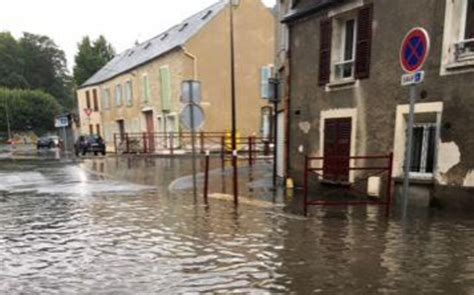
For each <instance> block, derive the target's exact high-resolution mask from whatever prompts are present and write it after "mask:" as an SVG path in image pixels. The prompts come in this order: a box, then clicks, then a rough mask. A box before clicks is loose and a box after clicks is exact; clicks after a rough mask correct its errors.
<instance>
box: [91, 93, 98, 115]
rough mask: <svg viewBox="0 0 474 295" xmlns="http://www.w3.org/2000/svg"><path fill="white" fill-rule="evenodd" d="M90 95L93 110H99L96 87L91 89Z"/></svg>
mask: <svg viewBox="0 0 474 295" xmlns="http://www.w3.org/2000/svg"><path fill="white" fill-rule="evenodd" d="M92 97H93V99H94V112H98V111H99V100H98V98H97V89H94V90H92Z"/></svg>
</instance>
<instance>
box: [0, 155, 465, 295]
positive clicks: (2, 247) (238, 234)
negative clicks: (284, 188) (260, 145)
mask: <svg viewBox="0 0 474 295" xmlns="http://www.w3.org/2000/svg"><path fill="white" fill-rule="evenodd" d="M200 165H201V163H200V164H199V166H198V167H201V166H200ZM211 166H212V168H213V171H214V172H213V173H211V182H210V183H211V193H214V194H222V192H223V189H224V190H226V191H225V192H224V193H226V192H227V193H230V192H231V181H230V177H228V176H230V171H228V170H225V171H224V172H225V173H224V174H223V175H224V176H225V177H224V179H222V173H220V165H219V163H218V161H213V162H212V164H211ZM190 170H191V165H190V159H188V158H175V159H172V158H166V159H163V158H141V157H124V158H114V157H108V158H97V159H87V160H84V161H78V162H76V161H75V160H72V159H68V160H59V161H58V160H52V159H48V158H44V159H36V160H15V161H12V160H0V262H1V267H0V290H2V293H4V294H25V293H26V294H31V293H34V294H37V293H41V294H53V293H60V294H64V293H68V294H69V293H73V294H84V293H86V294H90V293H107V294H112V293H113V294H180V293H199V292H209V293H230V292H239V293H252V294H266V293H267V294H269V293H297V294H311V293H316V294H386V293H390V294H436V293H440V294H473V293H474V251H473V248H472V245H473V244H474V216H453V215H441V214H438V213H437V212H432V213H430V214H428V213H427V212H426V211H424V212H414V214H412V215H411V216H410V219H408V220H401V219H400V218H399V217H398V216H396V215H395V216H392V217H391V218H389V219H387V218H386V217H385V214H384V212H383V210H379V209H377V208H365V207H364V208H352V207H345V208H336V209H334V208H331V209H315V210H314V211H313V212H312V216H311V217H310V218H304V217H302V216H301V215H298V214H289V213H288V211H287V210H285V206H286V205H287V204H288V203H291V202H292V201H291V200H288V199H287V198H285V197H284V194H277V195H275V194H274V193H273V192H272V191H271V190H270V189H269V187H270V186H269V184H270V183H269V181H270V180H269V179H271V165H270V166H268V165H267V164H265V163H261V164H259V165H257V166H255V167H254V169H247V168H245V167H242V169H241V173H240V175H239V178H240V180H241V182H240V187H239V191H240V192H241V194H242V195H243V197H242V200H244V199H250V200H255V201H259V202H265V203H266V204H269V205H268V206H259V205H256V204H260V203H259V202H245V201H242V202H241V204H240V206H239V207H238V208H235V207H234V206H233V203H232V202H231V201H230V200H226V199H221V198H217V197H216V198H213V199H211V200H210V206H209V207H206V206H204V204H203V202H202V200H201V199H197V200H196V199H195V198H194V197H193V196H192V193H191V187H190V183H191V182H190V178H189V175H190ZM198 180H199V182H201V181H202V177H201V175H200V176H199V178H198Z"/></svg>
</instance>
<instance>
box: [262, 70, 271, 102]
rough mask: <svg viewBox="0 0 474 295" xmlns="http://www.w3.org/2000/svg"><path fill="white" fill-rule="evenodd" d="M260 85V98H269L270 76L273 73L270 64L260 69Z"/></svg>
mask: <svg viewBox="0 0 474 295" xmlns="http://www.w3.org/2000/svg"><path fill="white" fill-rule="evenodd" d="M260 71H261V72H260V86H261V90H260V92H261V94H260V96H261V98H263V99H270V98H272V97H270V96H271V92H272V91H271V90H270V87H271V85H270V78H271V77H272V75H273V67H272V66H264V67H262V68H261V69H260Z"/></svg>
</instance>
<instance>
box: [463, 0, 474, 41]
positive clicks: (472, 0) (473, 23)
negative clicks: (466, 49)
mask: <svg viewBox="0 0 474 295" xmlns="http://www.w3.org/2000/svg"><path fill="white" fill-rule="evenodd" d="M464 39H465V40H471V39H474V0H467V7H466V24H465V26H464Z"/></svg>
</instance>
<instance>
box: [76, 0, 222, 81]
mask: <svg viewBox="0 0 474 295" xmlns="http://www.w3.org/2000/svg"><path fill="white" fill-rule="evenodd" d="M226 5H227V1H223V0H220V1H219V2H217V3H215V4H213V5H211V6H210V7H208V8H206V9H204V10H202V11H200V12H198V13H196V14H195V15H193V16H191V17H189V18H187V19H185V20H184V21H182V22H181V23H180V24H178V25H175V26H173V27H171V28H170V29H168V30H167V31H165V32H162V33H161V34H159V35H157V36H155V37H153V38H152V39H149V40H147V41H145V42H142V43H140V44H138V45H136V46H135V47H133V48H130V49H127V50H125V51H124V52H122V53H120V54H118V55H117V56H116V57H114V58H113V59H112V60H111V61H110V62H108V63H107V64H106V65H105V66H104V67H103V68H102V69H100V70H99V71H98V72H97V73H95V74H94V75H93V76H92V77H90V78H89V79H88V80H87V81H86V82H85V83H84V84H82V85H81V88H84V87H90V86H94V85H97V84H100V83H103V82H106V81H108V80H111V79H113V78H115V77H117V76H119V75H121V74H123V73H125V72H128V71H130V70H132V69H134V68H137V67H139V66H141V65H143V64H146V63H148V62H150V61H151V60H154V59H156V58H158V57H160V56H161V55H163V54H166V53H168V52H169V51H171V50H173V49H175V48H177V47H180V46H182V45H184V44H185V43H186V42H187V41H188V40H189V39H191V38H192V37H193V36H195V35H196V34H197V33H198V32H199V31H200V30H201V29H202V28H203V27H205V26H206V25H207V24H208V23H209V22H210V21H211V20H212V19H213V18H214V17H215V16H216V15H218V14H219V12H221V11H222V10H223V9H224V8H225V7H226ZM185 24H187V25H185Z"/></svg>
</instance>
